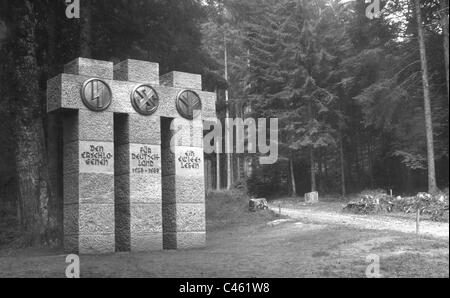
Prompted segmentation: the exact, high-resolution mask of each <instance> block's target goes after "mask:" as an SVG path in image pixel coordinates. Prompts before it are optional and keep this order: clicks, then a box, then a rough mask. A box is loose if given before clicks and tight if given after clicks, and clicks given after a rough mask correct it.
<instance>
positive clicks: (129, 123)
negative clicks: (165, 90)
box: [114, 114, 161, 145]
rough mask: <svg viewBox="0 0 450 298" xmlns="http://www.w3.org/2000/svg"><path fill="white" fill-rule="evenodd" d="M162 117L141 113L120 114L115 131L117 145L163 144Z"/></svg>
mask: <svg viewBox="0 0 450 298" xmlns="http://www.w3.org/2000/svg"><path fill="white" fill-rule="evenodd" d="M160 122H161V118H160V117H156V116H143V115H140V114H130V115H118V117H117V118H116V121H115V127H114V133H115V136H116V137H115V142H116V144H117V145H122V144H129V143H137V144H151V145H160V144H161V124H160Z"/></svg>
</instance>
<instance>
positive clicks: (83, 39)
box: [80, 0, 92, 58]
mask: <svg viewBox="0 0 450 298" xmlns="http://www.w3.org/2000/svg"><path fill="white" fill-rule="evenodd" d="M91 1H92V0H84V1H82V2H81V5H82V7H81V11H80V56H81V57H83V58H91V57H92V51H91V44H92V2H91Z"/></svg>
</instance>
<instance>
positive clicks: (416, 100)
mask: <svg viewBox="0 0 450 298" xmlns="http://www.w3.org/2000/svg"><path fill="white" fill-rule="evenodd" d="M80 2H81V18H80V19H69V18H67V16H66V8H67V6H66V5H67V4H66V1H64V0H52V1H50V0H37V1H31V0H20V1H12V0H0V117H1V121H0V144H1V145H0V206H1V208H0V216H1V217H2V218H3V219H8V220H9V219H10V220H9V221H8V220H3V221H2V223H1V225H2V226H0V242H5V241H9V240H11V239H13V238H15V237H16V235H20V236H21V237H20V243H21V244H22V245H35V244H40V243H43V242H47V243H52V242H54V241H56V243H57V242H58V241H57V240H58V239H59V235H60V231H59V229H60V227H61V223H60V211H59V209H60V204H61V202H60V200H61V198H60V195H58V193H57V191H56V190H55V187H54V186H53V185H52V183H51V181H52V175H55V173H53V172H51V171H50V170H49V169H50V168H51V165H49V163H50V161H49V158H48V155H49V154H51V153H50V152H51V147H52V142H54V141H55V140H52V138H51V136H49V128H51V127H54V126H55V125H56V126H57V125H58V121H57V120H55V119H54V118H53V117H52V116H49V115H47V113H46V106H45V102H46V81H47V80H48V79H49V78H52V77H53V76H55V75H57V74H58V73H61V72H62V70H63V65H64V64H65V63H67V62H69V61H71V60H73V59H74V58H76V57H87V58H94V59H99V60H109V61H114V62H119V61H121V60H123V59H127V58H131V59H139V60H148V61H154V62H158V63H160V68H161V74H164V73H166V72H168V71H172V70H179V71H186V72H192V73H199V74H202V75H203V85H204V88H205V89H206V90H208V91H217V92H218V95H219V100H218V103H217V109H218V112H219V115H220V117H221V118H224V117H225V116H226V114H227V113H226V109H227V108H228V113H229V114H230V116H231V117H238V116H242V115H244V116H246V117H254V118H278V119H279V127H280V140H279V151H280V157H279V161H278V162H277V163H276V164H274V165H265V166H261V165H258V164H257V159H256V158H255V156H252V155H248V154H247V155H242V156H241V155H233V156H232V165H233V170H232V171H231V170H230V171H227V169H226V167H227V163H226V162H225V158H226V157H225V156H222V157H221V158H219V160H221V163H220V169H221V171H220V170H219V173H221V174H222V175H218V176H222V177H221V178H220V180H219V181H220V182H221V183H220V184H221V185H222V186H226V185H227V183H228V184H230V183H229V182H230V181H231V182H232V183H233V185H238V184H246V185H247V187H248V188H249V190H250V192H252V193H253V194H255V195H264V196H277V195H303V193H305V192H308V191H311V190H317V191H319V192H320V193H322V194H325V193H327V194H337V195H340V194H341V195H344V196H345V195H346V194H349V193H352V192H358V191H361V190H363V189H366V188H384V189H393V191H394V192H395V193H411V192H417V191H424V190H429V191H430V192H434V191H437V189H438V188H441V189H442V188H446V187H448V180H449V177H448V141H449V135H448V131H449V130H448V105H449V102H448V84H449V83H448V82H449V78H448V0H423V1H419V0H392V1H381V8H382V11H381V15H380V16H375V17H373V15H372V17H371V18H369V17H368V15H367V13H366V10H367V5H368V4H366V3H365V1H363V0H358V1H350V2H349V3H346V4H345V5H344V4H341V3H340V2H341V1H338V0H246V1H239V0H203V1H200V0H182V1H181V0H164V1H162V0H145V1H131V0H109V1H106V0H81V1H80ZM347 2H348V1H347ZM419 3H420V7H419ZM417 12H420V14H417ZM225 53H226V55H225ZM225 57H226V59H225ZM225 61H226V63H225ZM225 66H226V67H225ZM225 69H226V71H225ZM225 101H227V102H225ZM244 112H245V113H244ZM211 160H212V161H213V165H214V167H215V168H216V169H217V164H216V163H215V160H216V159H215V158H214V156H212V157H211ZM244 164H249V165H250V166H249V167H244ZM245 168H250V169H251V170H247V171H246V170H245ZM268 168H269V169H268ZM211 172H212V173H215V172H217V171H211ZM227 176H232V177H230V178H229V179H226V178H227ZM216 180H217V179H216ZM216 184H217V181H216ZM3 226H8V227H10V226H13V227H14V228H15V227H19V228H17V229H16V228H15V229H14V231H15V233H8V234H6V233H4V232H3V231H4V230H5V229H3Z"/></svg>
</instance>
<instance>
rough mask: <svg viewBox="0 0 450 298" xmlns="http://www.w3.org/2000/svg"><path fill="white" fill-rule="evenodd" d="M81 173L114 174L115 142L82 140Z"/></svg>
mask: <svg viewBox="0 0 450 298" xmlns="http://www.w3.org/2000/svg"><path fill="white" fill-rule="evenodd" d="M79 161H80V172H81V173H111V174H114V144H113V143H111V142H80V150H79Z"/></svg>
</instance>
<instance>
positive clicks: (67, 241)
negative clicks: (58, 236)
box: [63, 235, 80, 254]
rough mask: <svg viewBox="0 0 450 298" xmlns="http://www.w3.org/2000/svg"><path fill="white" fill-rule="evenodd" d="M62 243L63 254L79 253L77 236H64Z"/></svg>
mask: <svg viewBox="0 0 450 298" xmlns="http://www.w3.org/2000/svg"><path fill="white" fill-rule="evenodd" d="M63 242H64V244H63V245H64V252H65V253H68V254H70V253H74V254H78V253H79V252H80V246H79V236H78V235H64V238H63Z"/></svg>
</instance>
